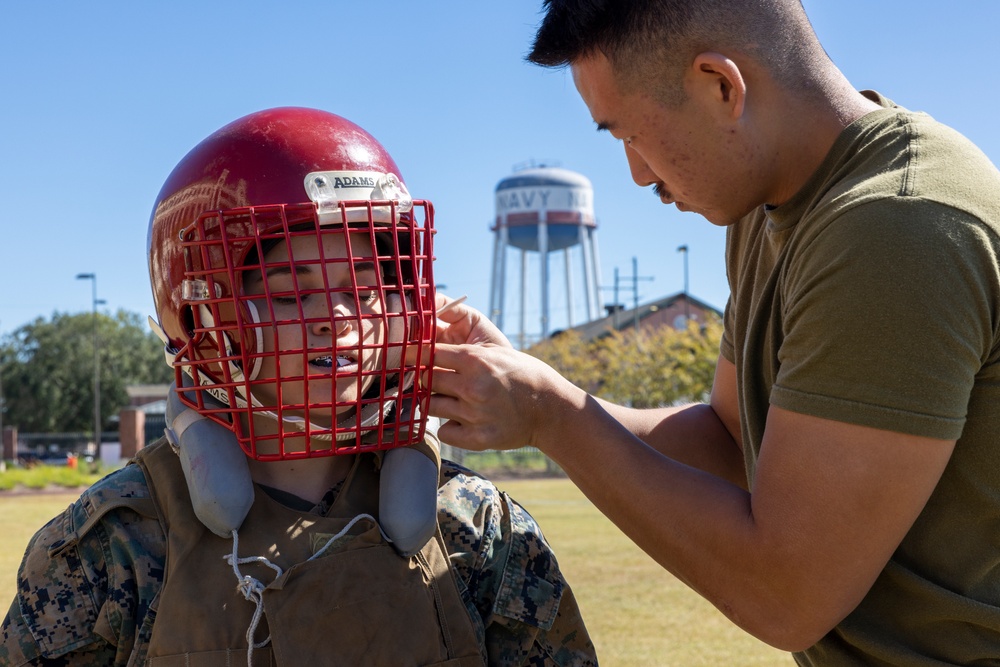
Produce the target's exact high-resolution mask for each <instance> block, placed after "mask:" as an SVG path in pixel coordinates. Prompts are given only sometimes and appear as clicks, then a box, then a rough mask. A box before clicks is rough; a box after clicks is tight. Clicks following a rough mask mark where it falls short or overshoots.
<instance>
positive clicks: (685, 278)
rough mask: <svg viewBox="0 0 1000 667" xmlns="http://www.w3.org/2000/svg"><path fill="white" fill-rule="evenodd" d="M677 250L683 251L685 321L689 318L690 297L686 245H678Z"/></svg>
mask: <svg viewBox="0 0 1000 667" xmlns="http://www.w3.org/2000/svg"><path fill="white" fill-rule="evenodd" d="M677 252H682V253H684V321H685V322H687V321H688V320H690V319H691V306H690V303H691V299H690V297H689V296H688V247H687V246H686V245H682V246H679V247H678V248H677ZM685 326H686V325H685Z"/></svg>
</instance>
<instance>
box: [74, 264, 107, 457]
mask: <svg viewBox="0 0 1000 667" xmlns="http://www.w3.org/2000/svg"><path fill="white" fill-rule="evenodd" d="M76 279H77V280H89V281H90V282H91V288H92V300H91V306H92V308H93V310H92V312H93V318H94V447H95V448H96V449H97V452H94V453H95V454H96V453H98V452H100V449H101V366H100V363H101V358H100V354H99V352H100V347H99V344H98V337H97V306H98V304H102V303H104V301H99V300H98V299H97V274H96V273H78V274H76Z"/></svg>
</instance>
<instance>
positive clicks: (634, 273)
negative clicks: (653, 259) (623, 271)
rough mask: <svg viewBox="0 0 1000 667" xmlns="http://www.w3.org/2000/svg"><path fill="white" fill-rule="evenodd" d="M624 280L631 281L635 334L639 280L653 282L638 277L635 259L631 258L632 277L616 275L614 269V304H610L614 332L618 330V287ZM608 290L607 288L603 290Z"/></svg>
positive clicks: (637, 328) (652, 278) (616, 270)
mask: <svg viewBox="0 0 1000 667" xmlns="http://www.w3.org/2000/svg"><path fill="white" fill-rule="evenodd" d="M626 280H631V281H632V318H633V326H635V332H636V333H637V334H638V333H639V281H640V280H654V277H653V276H640V275H639V260H638V259H636V258H635V257H633V258H632V275H631V276H624V277H621V276H619V275H618V267H617V266H616V267H615V282H614V287H612V288H611V289H612V290H614V302H613V303H612V311H611V312H612V318H611V323H612V326H613V327H614V329H615V331H617V330H618V306H619V305H620V304H619V303H618V285H619V283H621V282H624V281H626ZM604 289H608V288H606V287H605V288H604Z"/></svg>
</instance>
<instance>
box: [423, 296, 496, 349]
mask: <svg viewBox="0 0 1000 667" xmlns="http://www.w3.org/2000/svg"><path fill="white" fill-rule="evenodd" d="M461 301H462V299H459V300H458V301H456V300H455V299H450V298H448V297H446V296H444V295H443V294H438V295H437V310H438V322H437V342H438V343H446V344H448V345H481V344H485V343H491V344H493V345H499V346H501V347H509V348H513V346H512V345H511V344H510V341H508V340H507V338H506V336H504V335H503V333H502V332H501V331H500V330H499V329H497V328H496V326H495V325H494V324H493V323H492V322H490V320H489V318H488V317H486V316H485V315H483V314H482V313H480V312H479V311H478V310H476V309H475V308H472V307H470V306H466V305H464V304H462V303H461Z"/></svg>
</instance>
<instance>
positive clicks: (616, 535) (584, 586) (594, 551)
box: [0, 479, 792, 667]
mask: <svg viewBox="0 0 1000 667" xmlns="http://www.w3.org/2000/svg"><path fill="white" fill-rule="evenodd" d="M498 486H500V487H501V488H503V489H504V490H505V491H507V492H508V493H510V494H511V495H512V496H514V498H516V499H517V500H518V501H520V502H521V504H523V505H524V506H525V507H526V508H527V509H528V511H529V512H531V514H532V516H534V517H535V519H536V520H538V522H539V523H540V524H541V525H542V528H543V530H544V531H545V534H546V537H547V538H548V540H549V542H550V543H551V544H552V545H553V547H554V548H555V551H556V553H557V555H558V557H559V563H560V565H561V567H562V569H563V570H564V572H565V573H566V577H567V578H568V579H569V581H570V584H571V585H572V586H573V589H574V591H575V592H576V595H577V598H578V599H579V602H580V606H581V608H582V609H583V613H584V616H585V618H586V620H587V626H588V628H589V629H590V634H591V636H592V638H593V639H594V643H595V644H596V645H597V649H598V655H599V656H600V659H601V664H602V665H604V666H605V667H608V666H610V667H660V666H671V665H676V666H683V667H697V666H699V665H705V666H712V667H715V666H717V665H726V666H727V667H728V666H739V665H785V666H788V665H791V664H792V660H791V658H790V657H789V656H788V654H786V653H783V652H781V651H778V650H776V649H773V648H771V647H769V646H766V645H764V644H762V643H761V642H759V641H757V640H756V639H754V638H752V637H750V636H749V635H747V634H745V633H743V632H742V631H741V630H739V629H737V628H736V627H735V626H733V625H732V624H731V623H730V622H729V621H728V620H726V619H725V618H724V617H723V616H722V615H721V614H720V613H719V612H718V611H716V610H715V609H714V608H713V607H712V606H711V605H709V604H708V603H707V602H705V601H704V600H702V599H701V598H700V597H699V596H698V595H696V594H695V593H693V592H692V591H691V590H689V589H688V588H686V587H685V586H684V585H683V584H681V583H680V582H678V581H677V580H676V579H675V578H674V577H672V576H671V575H669V574H668V573H666V572H665V571H663V570H662V569H661V568H660V567H659V566H657V565H656V564H655V563H654V562H653V561H652V559H650V558H649V557H648V556H647V555H646V554H644V553H643V552H642V551H640V550H639V549H638V547H636V546H635V545H634V544H632V543H631V542H630V541H629V540H628V539H627V538H625V537H624V536H623V535H622V534H621V533H620V532H619V531H618V530H617V529H616V528H615V527H614V526H613V525H612V524H611V523H610V522H609V521H608V520H607V519H605V518H604V517H603V516H602V515H601V514H600V513H599V512H598V511H597V510H596V509H595V508H594V507H593V505H591V504H590V503H589V502H588V501H587V500H586V498H584V497H583V495H582V494H581V493H580V491H579V490H577V488H576V487H575V486H573V485H572V484H571V483H570V482H569V481H568V480H565V479H542V480H514V481H501V482H498ZM74 497H75V494H73V493H60V494H40V495H10V494H4V493H0V535H2V536H3V537H2V539H0V607H2V608H3V609H6V607H7V604H8V601H9V600H10V599H11V598H12V597H13V594H14V579H15V575H16V571H17V566H18V563H19V562H20V559H21V554H22V552H23V550H24V547H25V545H27V543H28V540H29V539H30V538H31V535H32V534H33V533H34V531H35V530H36V529H37V528H38V527H40V526H41V525H42V524H43V523H44V522H45V521H47V520H48V519H49V518H50V517H52V516H54V515H55V514H57V513H58V512H60V511H62V510H63V509H64V508H65V507H66V506H67V505H68V504H69V503H70V502H72V501H73V499H74Z"/></svg>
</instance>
